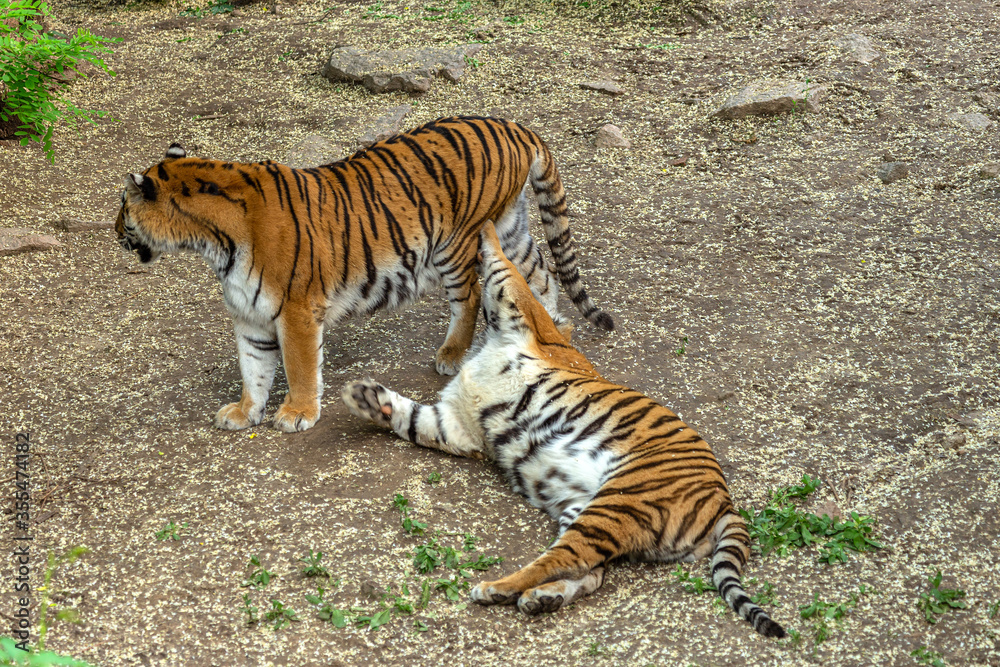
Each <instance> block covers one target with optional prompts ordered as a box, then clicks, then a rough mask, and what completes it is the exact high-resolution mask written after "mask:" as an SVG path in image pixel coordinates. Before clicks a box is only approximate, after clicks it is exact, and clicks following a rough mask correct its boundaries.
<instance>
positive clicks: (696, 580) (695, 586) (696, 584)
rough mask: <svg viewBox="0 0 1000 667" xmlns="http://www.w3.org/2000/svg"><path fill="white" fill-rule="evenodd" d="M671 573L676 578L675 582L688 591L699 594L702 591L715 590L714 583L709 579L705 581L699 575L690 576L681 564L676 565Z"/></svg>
mask: <svg viewBox="0 0 1000 667" xmlns="http://www.w3.org/2000/svg"><path fill="white" fill-rule="evenodd" d="M673 575H674V576H675V577H676V578H677V583H678V584H680V585H681V586H682V587H683V588H684V590H685V591H687V592H688V593H694V594H695V595H701V594H702V593H708V592H711V591H715V590H716V589H715V584H713V583H712V582H711V581H705V580H704V579H702V578H701V577H692V576H691V575H690V574H688V573H687V572H685V571H684V567H683V566H681V565H678V566H677V569H676V570H674V572H673Z"/></svg>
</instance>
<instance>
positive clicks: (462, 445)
mask: <svg viewBox="0 0 1000 667" xmlns="http://www.w3.org/2000/svg"><path fill="white" fill-rule="evenodd" d="M480 270H481V272H482V275H483V297H482V302H483V313H484V316H485V319H486V325H487V326H486V333H485V340H484V341H483V342H482V346H481V347H479V349H478V350H477V351H476V352H474V353H470V355H469V358H467V359H466V360H465V362H464V363H463V365H462V369H461V371H459V374H458V376H457V377H456V378H455V379H453V380H452V381H451V382H450V383H449V384H448V385H447V386H446V387H445V388H444V390H443V391H442V393H441V400H440V401H439V402H438V403H437V404H436V405H430V406H428V405H420V404H419V403H415V402H413V401H411V400H410V399H408V398H405V397H403V396H400V395H399V394H397V393H396V392H394V391H391V390H389V389H386V388H385V387H383V386H382V385H379V384H377V383H375V382H374V381H371V380H368V381H364V382H354V383H351V384H348V385H347V386H345V387H344V389H343V392H342V398H343V399H344V403H346V404H347V406H348V408H349V409H350V410H351V412H353V413H354V414H356V415H358V416H359V417H362V418H366V419H370V420H372V421H374V422H375V423H376V424H380V425H382V426H385V427H388V428H391V429H392V430H394V431H395V432H396V433H397V434H398V435H399V436H400V437H401V438H405V439H407V440H409V441H411V442H415V443H417V444H419V445H423V446H425V447H431V448H434V449H440V450H442V451H445V452H449V453H451V454H455V455H458V456H470V457H473V458H484V457H487V458H491V459H493V460H495V461H496V462H497V463H498V464H499V465H500V467H501V468H502V469H503V471H504V472H505V473H506V476H507V478H508V480H509V481H510V483H511V485H512V486H513V487H514V489H515V490H516V491H518V492H520V493H522V494H524V495H525V496H527V498H528V500H529V501H530V502H531V503H532V504H533V505H535V506H536V507H540V508H543V509H545V510H546V511H547V512H548V513H549V515H550V516H552V518H553V519H555V520H556V521H558V522H559V531H560V536H559V538H558V540H557V541H556V542H555V543H554V544H553V545H552V546H551V547H550V548H549V550H548V551H546V552H545V553H544V554H543V555H542V556H540V557H539V558H538V559H536V560H535V561H534V562H533V563H531V564H529V565H527V566H526V567H524V568H522V569H521V570H520V571H518V572H515V573H514V574H512V575H510V576H508V577H504V578H503V579H500V580H499V581H493V582H486V583H481V584H479V585H478V586H476V587H475V588H474V589H473V590H472V599H473V600H475V601H476V602H479V603H481V604H510V603H514V602H516V603H517V606H518V607H519V608H520V610H521V611H523V612H524V613H526V614H536V613H538V612H542V611H555V610H556V609H558V608H559V607H561V606H563V605H568V604H570V603H572V602H573V601H575V600H577V599H578V598H580V597H582V596H584V595H589V594H590V593H592V592H594V591H595V590H597V589H598V588H599V587H600V586H601V584H602V583H603V582H604V567H605V565H606V564H607V563H608V562H610V561H612V560H614V559H616V558H628V559H632V560H652V561H668V562H669V561H681V560H683V561H694V560H696V559H700V558H703V557H705V556H708V555H709V554H711V555H712V581H713V583H714V584H715V586H716V587H717V588H718V590H719V594H720V595H721V596H722V598H723V600H725V601H726V603H727V604H728V605H729V606H730V607H731V608H732V609H733V610H734V611H736V613H737V614H739V615H740V616H741V617H743V618H744V619H746V620H747V621H749V622H750V623H751V624H753V627H754V629H755V630H757V632H759V633H761V634H762V635H765V636H767V637H783V636H784V635H785V631H784V630H783V629H782V628H781V626H780V625H778V624H777V623H775V622H774V621H772V620H771V619H770V618H769V617H768V615H767V614H766V613H765V612H764V610H763V609H761V608H760V607H759V606H758V605H756V604H754V603H753V602H752V601H751V600H750V598H749V597H747V594H746V592H745V591H744V590H743V587H742V586H741V584H740V576H741V574H742V570H743V566H744V565H745V564H746V561H747V557H748V555H749V544H750V536H749V534H748V532H747V528H746V524H745V523H744V522H743V519H742V518H741V517H740V515H739V514H738V513H737V512H736V510H735V509H734V508H733V503H732V499H731V498H730V497H729V490H728V488H727V486H726V480H725V478H724V477H723V474H722V469H721V468H720V467H719V464H718V462H717V461H716V460H715V457H714V456H713V455H712V450H711V449H710V448H709V446H708V443H706V442H705V441H704V440H702V439H701V437H699V436H698V434H697V433H695V432H694V430H693V429H692V428H691V427H689V426H688V425H686V424H685V423H684V422H682V421H681V420H680V418H679V417H677V415H675V414H674V413H673V412H671V411H670V410H668V409H667V408H665V407H662V406H660V405H658V404H657V403H654V402H653V401H652V400H650V399H649V398H647V397H645V396H643V395H642V394H640V393H639V392H637V391H633V390H631V389H627V388H626V387H622V386H620V385H617V384H614V383H612V382H608V381H607V380H605V379H604V378H603V377H601V376H600V375H599V374H598V373H597V371H596V370H594V367H593V366H591V365H590V362H588V361H587V359H586V358H585V357H584V356H583V355H582V354H580V353H579V352H578V351H577V350H576V349H575V348H574V347H573V346H572V345H570V344H569V343H568V342H567V340H566V339H565V338H564V337H563V336H562V335H561V334H560V332H559V330H558V329H557V327H556V325H555V323H554V322H553V320H552V318H551V317H549V315H548V313H547V312H546V310H545V308H544V307H543V306H542V305H541V304H539V303H538V301H536V300H535V298H534V297H533V295H532V292H531V290H530V288H529V286H528V284H527V283H526V282H525V280H524V278H522V277H521V275H520V274H519V273H518V270H517V268H516V266H515V265H514V264H513V263H511V262H510V261H509V260H508V259H507V258H506V257H505V256H504V254H503V248H502V242H501V240H500V239H498V238H497V234H496V232H495V230H494V229H493V226H492V225H491V224H490V223H488V222H487V223H486V225H484V227H483V232H482V261H481V267H480Z"/></svg>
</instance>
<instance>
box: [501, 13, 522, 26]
mask: <svg viewBox="0 0 1000 667" xmlns="http://www.w3.org/2000/svg"><path fill="white" fill-rule="evenodd" d="M524 20H525V19H524V17H523V16H518V15H514V16H505V17H503V22H504V23H507V24H508V25H521V24H522V23H524Z"/></svg>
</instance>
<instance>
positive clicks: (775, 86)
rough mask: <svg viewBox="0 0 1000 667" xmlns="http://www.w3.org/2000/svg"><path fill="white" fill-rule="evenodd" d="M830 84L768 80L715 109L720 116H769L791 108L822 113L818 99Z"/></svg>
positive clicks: (716, 114)
mask: <svg viewBox="0 0 1000 667" xmlns="http://www.w3.org/2000/svg"><path fill="white" fill-rule="evenodd" d="M826 90H827V86H820V85H817V84H814V83H804V82H802V81H789V80H787V79H768V80H765V81H757V82H755V83H752V84H750V85H749V86H747V87H746V88H744V89H743V90H741V91H740V92H738V93H736V94H735V95H733V96H732V97H730V98H729V99H728V100H726V101H725V103H724V104H723V105H722V107H721V108H720V109H719V110H718V111H716V112H715V114H713V115H715V116H717V117H718V118H743V117H744V116H768V115H775V114H780V113H789V112H791V111H809V112H811V113H817V112H819V104H818V102H819V101H820V100H821V99H822V98H823V96H824V95H825V94H826Z"/></svg>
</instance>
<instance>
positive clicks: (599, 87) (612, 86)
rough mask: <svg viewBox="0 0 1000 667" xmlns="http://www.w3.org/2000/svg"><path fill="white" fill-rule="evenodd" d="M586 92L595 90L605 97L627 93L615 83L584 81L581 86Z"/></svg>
mask: <svg viewBox="0 0 1000 667" xmlns="http://www.w3.org/2000/svg"><path fill="white" fill-rule="evenodd" d="M580 87H581V88H583V89H584V90H594V91H597V92H598V93H604V94H605V95H612V96H617V95H624V94H625V91H624V90H622V89H621V87H620V86H619V85H618V84H617V83H615V82H614V81H584V82H583V83H581V84H580Z"/></svg>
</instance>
